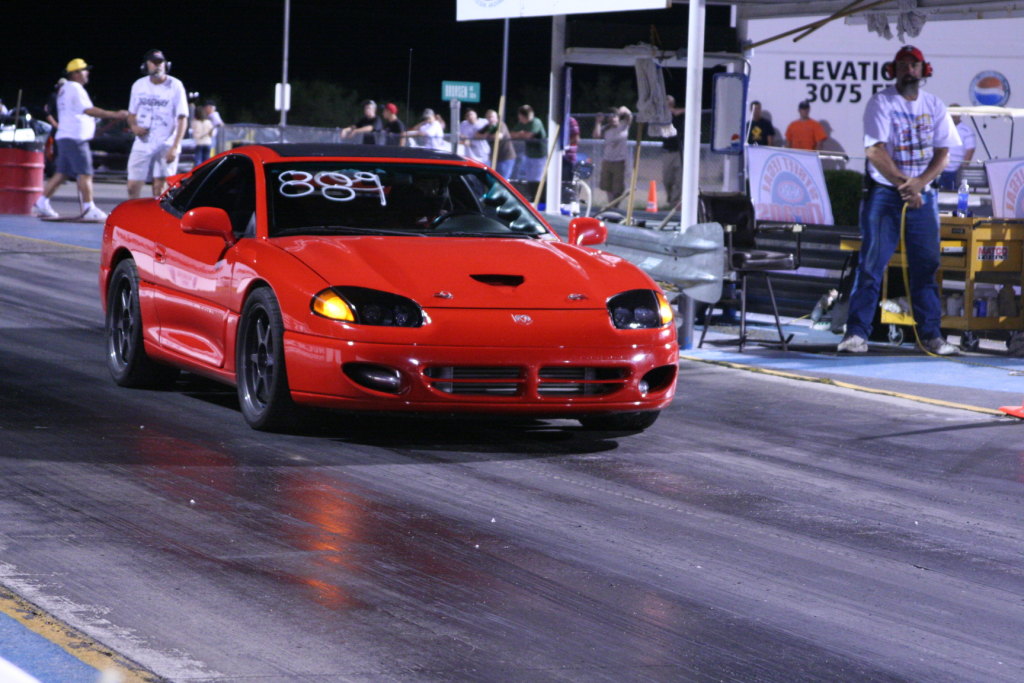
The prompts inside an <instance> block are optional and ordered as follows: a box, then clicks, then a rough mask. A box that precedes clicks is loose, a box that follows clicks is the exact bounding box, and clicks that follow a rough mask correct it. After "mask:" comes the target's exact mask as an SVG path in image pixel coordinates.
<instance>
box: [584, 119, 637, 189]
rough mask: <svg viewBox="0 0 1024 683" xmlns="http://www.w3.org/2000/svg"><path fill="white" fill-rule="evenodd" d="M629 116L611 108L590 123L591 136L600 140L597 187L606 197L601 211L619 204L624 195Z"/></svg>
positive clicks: (627, 157)
mask: <svg viewBox="0 0 1024 683" xmlns="http://www.w3.org/2000/svg"><path fill="white" fill-rule="evenodd" d="M632 123H633V113H632V112H631V111H630V110H629V109H627V108H626V107H619V108H618V109H616V108H615V107H612V108H611V109H609V110H608V113H607V114H604V115H603V116H602V115H599V116H598V117H597V122H596V123H595V124H594V137H595V138H601V139H602V140H603V141H604V145H602V148H601V176H600V179H599V180H598V188H600V189H601V190H604V192H605V194H607V195H608V197H607V201H608V204H607V206H606V207H605V208H613V207H617V206H618V205H619V202H621V201H622V199H623V196H624V195H625V194H626V161H627V160H628V159H629V126H630V125H631V124H632Z"/></svg>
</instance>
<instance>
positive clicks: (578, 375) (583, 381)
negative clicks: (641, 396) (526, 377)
mask: <svg viewBox="0 0 1024 683" xmlns="http://www.w3.org/2000/svg"><path fill="white" fill-rule="evenodd" d="M627 375H628V371H627V370H626V369H625V368H589V367H578V366H553V367H546V368H541V369H540V373H539V378H540V383H539V384H538V386H537V393H538V394H540V395H541V396H604V395H606V394H610V393H612V392H613V391H618V390H619V389H621V388H622V384H623V380H624V379H625V378H626V376H627Z"/></svg>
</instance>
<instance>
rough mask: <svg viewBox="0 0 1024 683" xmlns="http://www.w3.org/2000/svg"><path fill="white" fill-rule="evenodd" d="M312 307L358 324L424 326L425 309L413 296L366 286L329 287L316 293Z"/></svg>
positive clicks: (319, 313) (327, 316)
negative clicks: (411, 297) (410, 297)
mask: <svg viewBox="0 0 1024 683" xmlns="http://www.w3.org/2000/svg"><path fill="white" fill-rule="evenodd" d="M310 307H311V308H312V310H313V312H314V313H316V314H317V315H320V316H323V317H325V318H330V319H331V320H342V321H344V322H350V323H355V324H356V325H380V326H384V327H420V326H421V325H423V309H421V308H420V306H419V304H417V303H416V302H415V301H413V300H412V299H409V298H407V297H404V296H399V295H398V294H391V293H390V292H381V291H379V290H376V289H367V288H365V287H330V288H328V289H325V290H323V291H322V292H320V293H318V294H317V295H316V296H314V297H313V301H312V302H311V303H310Z"/></svg>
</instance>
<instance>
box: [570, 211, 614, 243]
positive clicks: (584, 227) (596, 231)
mask: <svg viewBox="0 0 1024 683" xmlns="http://www.w3.org/2000/svg"><path fill="white" fill-rule="evenodd" d="M607 239H608V226H606V225H605V224H604V221H602V220H598V219H597V218H589V217H586V216H580V217H579V218H573V219H572V220H571V221H569V244H575V245H576V246H580V247H584V246H586V245H588V244H601V243H602V242H605V241H607Z"/></svg>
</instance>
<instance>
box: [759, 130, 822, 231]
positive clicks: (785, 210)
mask: <svg viewBox="0 0 1024 683" xmlns="http://www.w3.org/2000/svg"><path fill="white" fill-rule="evenodd" d="M747 178H749V179H750V201H751V202H752V203H753V204H754V214H755V215H756V216H757V219H758V220H761V221H792V222H796V223H810V224H814V225H832V224H833V219H832V202H831V200H829V197H828V190H827V189H826V187H825V174H824V173H822V171H821V159H819V158H818V154H817V153H816V152H807V151H803V150H796V149H783V148H781V147H762V146H760V145H752V146H750V147H747Z"/></svg>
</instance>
